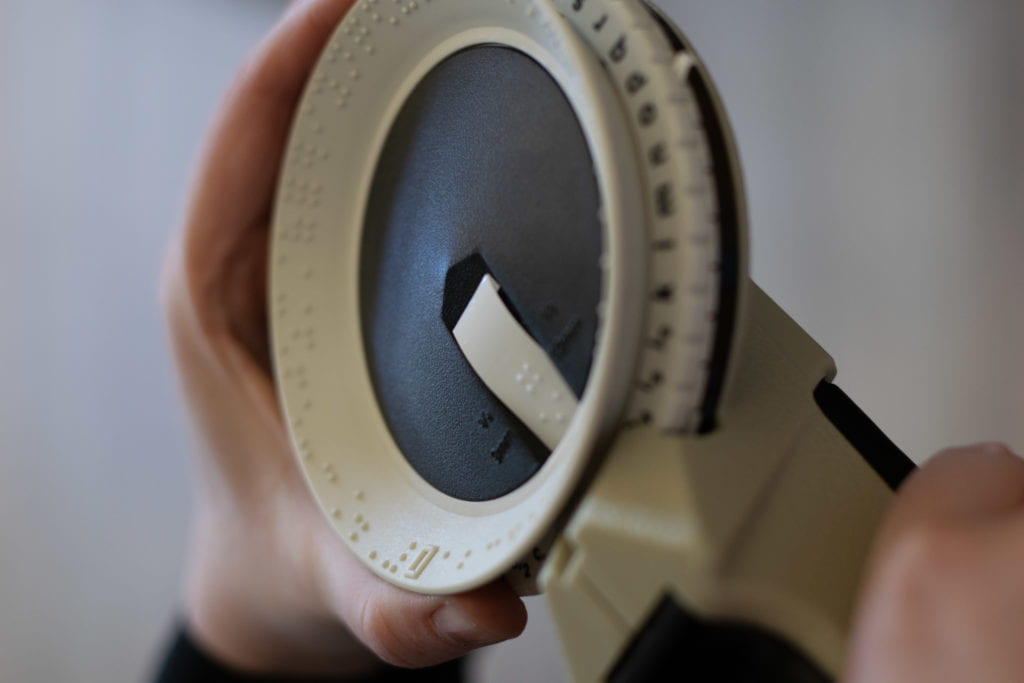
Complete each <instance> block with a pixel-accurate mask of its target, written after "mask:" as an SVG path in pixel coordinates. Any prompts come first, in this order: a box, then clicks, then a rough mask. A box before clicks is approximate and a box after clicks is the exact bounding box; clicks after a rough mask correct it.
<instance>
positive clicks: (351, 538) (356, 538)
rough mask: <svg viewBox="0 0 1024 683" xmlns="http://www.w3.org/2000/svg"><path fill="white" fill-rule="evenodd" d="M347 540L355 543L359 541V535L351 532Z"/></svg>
mask: <svg viewBox="0 0 1024 683" xmlns="http://www.w3.org/2000/svg"><path fill="white" fill-rule="evenodd" d="M349 540H351V541H352V542H353V543H355V542H356V541H358V540H359V534H357V533H356V532H354V531H353V532H352V533H351V534H349Z"/></svg>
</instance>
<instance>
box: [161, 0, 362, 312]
mask: <svg viewBox="0 0 1024 683" xmlns="http://www.w3.org/2000/svg"><path fill="white" fill-rule="evenodd" d="M353 4H354V0H303V1H300V2H297V3H293V4H292V5H291V6H290V7H289V8H288V10H287V12H286V13H285V15H284V17H283V18H282V20H281V22H280V23H279V24H278V25H277V26H276V27H275V28H274V30H273V31H272V32H271V33H270V35H268V36H267V38H265V39H264V40H263V41H262V42H261V43H260V45H259V46H258V47H257V48H256V49H255V50H254V52H253V53H252V54H251V55H250V56H249V57H248V58H247V59H246V61H245V63H244V64H243V66H242V68H241V69H240V70H239V72H238V75H237V76H236V77H235V81H234V83H233V84H232V86H231V88H230V90H229V92H228V94H227V96H226V97H225V99H224V100H223V102H222V103H221V105H220V107H219V108H218V110H217V113H216V114H215V116H214V121H213V123H212V125H211V126H210V128H209V132H208V133H207V137H206V140H205V142H204V144H203V148H202V152H201V155H200V160H199V164H198V166H197V168H196V172H195V175H194V177H193V179H192V187H191V192H190V201H189V208H188V211H187V215H186V221H185V229H184V233H183V235H182V245H181V246H182V249H183V254H182V255H183V257H184V259H185V264H184V265H185V269H186V277H187V280H188V286H189V289H190V290H192V294H193V295H201V293H202V291H204V290H205V291H208V288H210V287H212V288H214V289H216V287H217V283H218V275H219V272H220V268H221V266H222V265H223V264H224V263H226V262H227V261H228V260H229V259H230V255H231V253H232V252H233V251H234V250H235V249H236V247H237V245H238V243H239V242H240V241H242V240H245V239H246V238H247V237H248V235H249V234H250V233H251V232H252V231H256V230H258V231H263V232H265V231H266V229H267V223H268V219H269V215H270V210H271V207H272V204H273V198H274V187H275V184H276V182H277V177H278V174H279V171H280V165H281V160H282V158H283V155H284V150H285V145H286V142H287V137H288V131H289V128H290V125H291V120H292V116H293V113H294V111H295V108H296V106H297V104H298V101H299V98H300V96H301V95H302V91H303V88H304V87H305V83H306V80H307V78H308V76H309V74H310V72H311V71H312V69H313V66H314V64H315V63H316V60H317V57H318V56H319V54H320V52H321V50H322V49H323V46H324V45H325V44H326V42H327V40H328V39H329V38H330V35H331V33H332V31H333V30H334V28H335V26H337V24H338V23H339V22H340V21H341V19H342V18H343V17H344V16H345V13H346V12H347V11H348V9H349V8H350V7H351V6H352V5H353ZM260 237H261V238H262V239H265V235H261V236H260Z"/></svg>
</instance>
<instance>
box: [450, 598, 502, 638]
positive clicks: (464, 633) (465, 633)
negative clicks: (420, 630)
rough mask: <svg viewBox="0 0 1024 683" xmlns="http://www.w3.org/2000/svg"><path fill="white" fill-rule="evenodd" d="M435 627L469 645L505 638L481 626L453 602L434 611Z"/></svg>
mask: <svg viewBox="0 0 1024 683" xmlns="http://www.w3.org/2000/svg"><path fill="white" fill-rule="evenodd" d="M434 628H436V629H437V631H438V633H441V634H442V635H444V636H447V637H448V638H450V639H452V640H454V641H456V642H458V643H460V644H462V645H466V646H467V647H482V646H484V645H493V644H494V643H498V642H501V641H502V640H505V638H503V637H502V636H500V635H498V634H496V633H491V632H489V631H486V630H484V629H482V628H480V625H479V624H477V623H476V622H475V621H473V619H472V618H471V617H470V616H469V615H468V614H466V613H465V612H463V611H462V610H461V609H459V608H458V607H456V606H455V605H453V604H451V603H448V604H446V605H444V606H443V607H442V608H441V609H439V610H437V611H436V612H434Z"/></svg>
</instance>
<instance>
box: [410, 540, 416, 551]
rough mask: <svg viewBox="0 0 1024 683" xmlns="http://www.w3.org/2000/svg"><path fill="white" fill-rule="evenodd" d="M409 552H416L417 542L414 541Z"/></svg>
mask: <svg viewBox="0 0 1024 683" xmlns="http://www.w3.org/2000/svg"><path fill="white" fill-rule="evenodd" d="M409 550H416V542H415V541H413V542H412V543H410V544H409Z"/></svg>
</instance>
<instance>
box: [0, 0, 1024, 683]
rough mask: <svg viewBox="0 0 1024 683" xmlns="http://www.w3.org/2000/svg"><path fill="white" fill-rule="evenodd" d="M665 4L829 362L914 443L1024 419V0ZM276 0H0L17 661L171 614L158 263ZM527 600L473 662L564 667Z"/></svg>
mask: <svg viewBox="0 0 1024 683" xmlns="http://www.w3.org/2000/svg"><path fill="white" fill-rule="evenodd" d="M662 4H663V6H664V7H665V8H666V9H667V10H668V13H669V14H670V15H671V16H672V17H673V18H674V19H676V20H677V21H678V22H679V23H680V24H681V25H682V26H683V27H684V29H685V30H686V31H687V33H688V34H689V35H690V38H691V39H692V40H693V42H694V43H695V44H696V46H697V47H698V49H699V50H701V52H702V53H703V56H704V57H705V60H706V61H707V63H708V65H709V67H710V68H711V70H712V73H713V74H714V76H715V77H716V79H717V81H718V84H719V86H720V87H721V89H722V91H723V95H724V99H725V102H726V104H727V107H728V109H729V111H730V113H731V115H732V118H733V122H734V124H735V127H736V131H737V134H738V137H739V142H740V150H741V155H742V158H743V162H744V165H745V171H746V178H747V183H748V189H749V197H750V209H751V217H752V224H753V225H752V227H753V238H754V242H753V272H754V276H755V279H757V281H758V282H759V283H760V284H761V285H762V286H763V287H764V288H765V289H766V290H767V291H768V292H769V293H770V294H772V295H773V296H775V297H776V298H777V299H778V300H779V301H780V302H781V303H782V304H783V306H784V307H785V308H786V309H787V310H788V311H790V313H791V314H793V315H794V317H796V319H797V320H798V321H799V322H800V323H802V324H803V325H804V326H805V327H806V328H807V329H808V330H809V331H810V332H811V333H812V334H813V335H814V336H815V337H817V339H818V340H819V341H820V342H821V343H822V344H823V345H824V346H825V347H826V348H827V349H828V350H829V351H831V353H832V354H833V355H834V356H835V358H836V360H837V362H838V365H839V368H840V375H839V382H840V384H841V385H842V386H843V387H844V388H846V389H847V390H848V392H849V393H850V394H851V395H852V396H853V397H854V398H855V399H856V400H857V401H858V402H859V403H860V404H861V406H862V407H864V408H865V409H866V410H867V412H868V413H869V414H871V415H872V416H873V417H874V418H876V420H877V421H878V422H879V423H880V424H881V426H882V427H883V428H884V429H885V430H887V431H888V433H889V434H890V435H891V436H892V437H893V438H894V440H895V441H896V442H897V443H898V444H899V445H901V446H902V447H903V448H904V449H906V450H907V451H908V452H909V453H911V454H912V456H913V457H914V458H915V459H918V460H921V459H924V458H926V457H928V455H929V454H931V453H932V452H933V451H935V450H937V449H939V448H940V447H942V446H945V445H949V444H955V443H963V442H969V441H975V440H980V439H998V440H1003V441H1006V442H1008V443H1009V444H1010V445H1011V446H1013V447H1014V448H1016V449H1017V450H1018V451H1020V450H1021V449H1024V419H1022V418H1024V360H1022V359H1021V357H1020V351H1021V349H1022V347H1024V345H1022V339H1024V315H1022V311H1024V303H1022V301H1021V299H1022V295H1024V267H1022V263H1021V260H1022V257H1024V41H1021V40H1020V35H1021V33H1022V29H1024V3H1020V2H1019V0H974V1H973V2H963V1H960V0H901V1H900V2H898V3H896V2H890V1H888V0H861V1H859V2H855V3H854V2H840V1H839V0H828V1H825V2H823V1H821V0H774V1H773V2H770V3H769V2H759V1H755V0H748V1H746V2H716V3H709V2H702V1H700V0H665V1H664V2H663V3H662ZM282 6H283V2H279V1H275V0H131V1H129V0H47V1H46V2H35V1H32V0H0V228H2V230H3V237H4V246H3V248H2V249H0V319H2V320H3V321H4V322H3V328H2V329H3V333H2V334H0V361H2V362H0V680H2V681H4V682H5V683H6V682H8V681H11V682H20V681H89V682H91V681H97V682H99V681H137V680H141V679H144V678H145V676H146V675H147V674H148V671H149V669H150V667H151V665H152V662H153V660H154V658H155V657H156V655H157V653H158V649H159V646H160V643H161V641H162V639H163V638H164V637H165V636H166V635H167V634H168V633H169V631H170V629H171V625H172V621H173V619H174V616H175V610H176V606H177V600H178V592H179V571H180V566H181V561H182V554H183V549H184V546H185V538H186V530H187V522H188V510H189V504H190V492H189V479H188V471H187V467H186V461H185V454H186V450H187V443H188V439H187V436H186V432H185V426H184V421H183V419H182V410H181V408H180V406H179V404H178V401H177V397H176V394H175V388H174V381H173V376H172V374H171V372H170V369H169V364H168V361H167V352H166V344H165V342H164V339H163V334H162V329H161V322H160V315H159V312H158V310H157V306H156V293H155V281H156V276H157V271H158V266H159V263H160V258H161V250H162V248H163V245H164V244H165V243H166V241H167V239H168V236H169V234H170V233H171V231H172V230H174V229H175V225H176V222H177V220H178V216H179V215H180V211H181V204H182V196H183V193H184V188H185V183H186V179H187V175H188V171H189V166H190V163H191V161H192V159H193V157H194V155H195V149H196V146H197V143H198V140H199V138H200V135H201V133H202V131H203V128H204V125H205V123H206V121H207V119H208V117H209V113H210V111H211V109H212V107H213V105H214V103H215V101H216V100H217V98H218V96H219V94H220V92H221V91H222V90H223V88H224V87H225V85H226V83H227V82H228V79H229V78H230V76H231V74H232V72H233V70H234V68H235V66H236V64H237V63H238V62H239V60H240V58H241V57H242V55H243V54H244V53H245V52H246V50H248V49H249V48H250V47H251V46H252V45H253V43H254V42H255V41H256V40H257V39H258V38H259V37H260V36H261V35H262V34H263V33H264V32H265V31H266V30H267V29H268V28H269V27H270V25H271V24H272V23H273V22H274V20H275V17H276V16H277V15H278V13H279V12H280V10H281V7H282ZM532 608H533V612H534V617H535V618H534V619H533V620H532V622H531V626H530V627H529V628H528V630H527V636H526V637H525V640H524V641H523V642H520V643H516V644H512V645H510V646H501V647H499V648H495V649H494V651H493V652H491V653H490V655H489V659H485V660H483V661H481V662H480V663H479V664H478V667H477V668H478V670H479V676H480V678H481V679H482V680H488V681H504V680H509V681H511V680H517V681H518V680H541V681H551V680H557V679H558V677H559V675H560V674H559V673H558V666H559V664H558V661H557V658H558V655H557V652H556V649H555V648H556V646H555V644H554V643H553V642H552V639H551V638H549V637H547V634H548V633H549V629H550V626H549V625H547V624H546V623H545V620H544V619H543V610H542V606H541V605H539V603H536V602H535V603H534V604H533V605H532ZM527 651H528V652H529V653H530V656H523V653H524V652H527ZM511 661H514V662H515V668H510V667H509V662H511Z"/></svg>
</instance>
